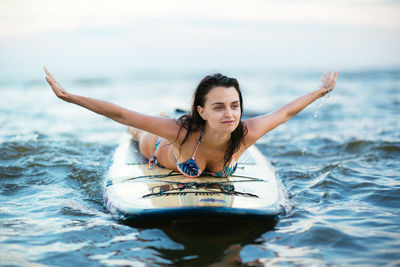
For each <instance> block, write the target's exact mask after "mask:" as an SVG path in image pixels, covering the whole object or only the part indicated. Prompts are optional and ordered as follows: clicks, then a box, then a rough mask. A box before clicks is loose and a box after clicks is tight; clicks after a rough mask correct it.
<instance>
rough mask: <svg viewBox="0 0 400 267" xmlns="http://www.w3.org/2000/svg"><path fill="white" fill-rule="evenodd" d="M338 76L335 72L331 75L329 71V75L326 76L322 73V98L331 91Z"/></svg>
mask: <svg viewBox="0 0 400 267" xmlns="http://www.w3.org/2000/svg"><path fill="white" fill-rule="evenodd" d="M338 75H339V73H338V72H337V71H336V72H335V74H333V73H332V71H329V75H327V74H326V72H324V75H322V78H321V83H322V85H321V90H322V96H324V95H326V94H327V93H329V92H330V91H332V90H333V88H334V87H335V84H336V79H337V77H338Z"/></svg>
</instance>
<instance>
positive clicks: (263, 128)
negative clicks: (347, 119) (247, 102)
mask: <svg viewBox="0 0 400 267" xmlns="http://www.w3.org/2000/svg"><path fill="white" fill-rule="evenodd" d="M337 77H338V72H335V74H334V75H333V74H332V71H330V72H329V75H327V74H326V73H324V75H323V76H322V79H321V82H322V85H321V88H320V89H318V90H316V91H314V92H312V93H309V94H307V95H305V96H302V97H300V98H297V99H296V100H294V101H292V102H290V103H289V104H286V105H284V106H283V107H281V108H280V109H278V110H277V111H274V112H272V113H269V114H266V115H262V116H257V117H254V118H250V119H247V120H245V123H246V126H247V128H248V134H247V135H246V137H245V142H246V144H247V145H252V144H254V143H255V142H256V141H257V140H258V139H259V138H261V137H262V136H263V135H265V134H266V133H267V132H269V131H271V130H272V129H274V128H276V127H277V126H279V125H281V124H282V123H284V122H286V121H288V120H289V119H290V118H291V117H293V116H294V115H296V114H297V113H299V112H300V111H302V110H303V109H304V108H305V107H307V106H308V105H309V104H311V103H312V102H314V101H315V100H317V99H318V98H320V97H322V96H324V95H326V94H327V93H329V92H330V91H332V90H333V88H334V87H335V84H336V79H337Z"/></svg>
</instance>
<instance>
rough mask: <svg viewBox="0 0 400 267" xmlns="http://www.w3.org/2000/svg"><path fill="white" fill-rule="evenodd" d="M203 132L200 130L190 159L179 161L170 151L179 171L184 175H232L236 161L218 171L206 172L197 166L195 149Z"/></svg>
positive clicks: (192, 176)
mask: <svg viewBox="0 0 400 267" xmlns="http://www.w3.org/2000/svg"><path fill="white" fill-rule="evenodd" d="M203 133H204V130H203V131H201V134H200V138H199V141H197V146H196V148H195V150H194V152H193V155H192V157H191V158H190V159H188V160H187V161H185V162H182V163H179V162H178V160H177V159H176V157H175V154H174V151H172V155H173V156H174V158H175V162H176V166H177V169H178V171H179V172H180V173H182V174H183V175H184V176H186V177H191V178H194V177H199V176H200V175H202V174H207V175H211V176H216V177H226V176H230V175H232V174H233V173H234V172H235V171H236V167H237V163H236V162H235V161H234V160H232V161H231V162H230V163H229V165H228V166H226V168H225V170H222V171H219V172H206V171H203V170H202V169H200V168H199V166H198V165H197V163H196V161H195V159H194V157H195V156H196V153H197V149H198V148H199V145H200V142H201V140H202V139H203Z"/></svg>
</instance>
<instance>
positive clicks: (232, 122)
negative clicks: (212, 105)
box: [222, 120, 235, 124]
mask: <svg viewBox="0 0 400 267" xmlns="http://www.w3.org/2000/svg"><path fill="white" fill-rule="evenodd" d="M222 123H223V124H234V123H235V121H234V120H233V121H223V122H222Z"/></svg>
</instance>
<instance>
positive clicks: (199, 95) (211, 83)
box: [177, 73, 247, 168]
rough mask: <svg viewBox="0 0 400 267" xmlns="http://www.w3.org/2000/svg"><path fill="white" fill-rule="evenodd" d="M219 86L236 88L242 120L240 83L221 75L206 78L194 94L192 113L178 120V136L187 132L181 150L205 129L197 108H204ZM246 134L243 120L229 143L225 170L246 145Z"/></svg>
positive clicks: (232, 134)
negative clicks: (241, 146)
mask: <svg viewBox="0 0 400 267" xmlns="http://www.w3.org/2000/svg"><path fill="white" fill-rule="evenodd" d="M218 86H222V87H234V88H235V89H236V91H237V92H238V94H239V99H240V119H241V118H242V114H243V98H242V93H241V92H240V86H239V82H238V81H237V80H236V79H235V78H229V77H226V76H224V75H222V74H220V73H217V74H214V75H208V76H206V77H204V78H203V79H202V80H201V81H200V83H199V85H198V86H197V88H196V91H195V92H194V96H193V105H192V110H191V113H190V114H185V115H182V116H181V117H179V118H178V120H177V123H178V124H179V125H180V129H179V132H178V136H179V135H180V132H181V130H182V128H184V129H186V130H187V132H186V135H185V138H184V139H183V141H182V142H181V144H180V148H181V149H182V145H183V144H184V143H185V142H186V141H187V140H188V139H189V138H190V136H191V135H192V133H193V132H198V131H200V130H202V129H204V126H205V123H206V121H205V120H203V118H202V117H201V116H200V114H199V112H198V111H197V106H201V107H204V103H205V101H206V99H205V98H206V95H207V94H208V92H210V91H211V90H212V89H213V88H215V87H218ZM246 134H247V127H246V126H245V125H244V123H243V122H242V120H240V122H239V125H238V126H237V127H236V129H235V130H234V131H233V132H232V133H231V139H230V140H229V141H228V149H227V150H226V152H225V156H224V168H225V166H226V165H227V164H228V162H229V161H230V160H231V158H232V156H233V154H234V153H235V152H236V151H238V150H239V148H240V145H241V144H242V143H244V136H245V135H246ZM177 138H178V137H177Z"/></svg>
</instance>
